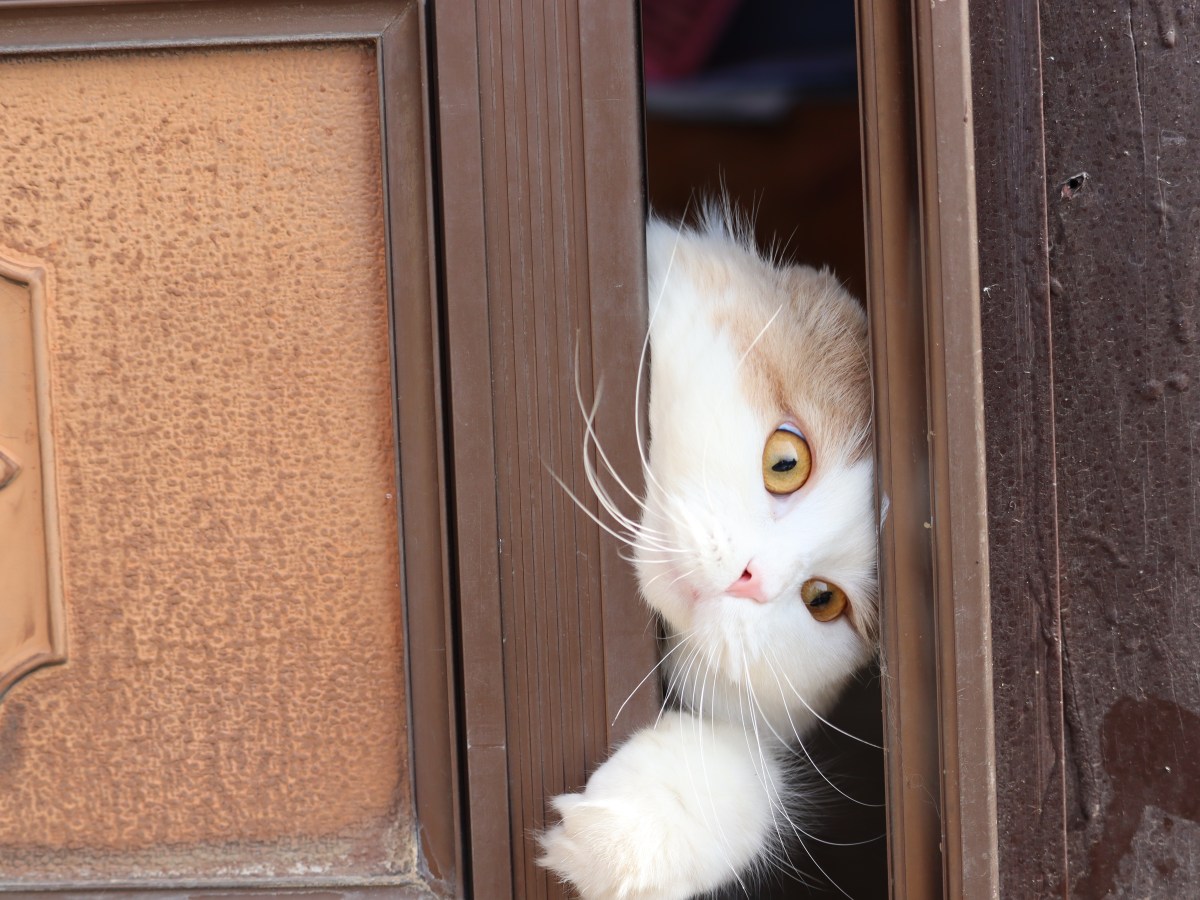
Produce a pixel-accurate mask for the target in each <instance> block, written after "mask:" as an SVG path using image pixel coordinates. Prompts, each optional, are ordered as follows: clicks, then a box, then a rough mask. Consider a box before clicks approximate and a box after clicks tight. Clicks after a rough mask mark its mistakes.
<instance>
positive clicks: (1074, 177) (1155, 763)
mask: <svg viewBox="0 0 1200 900" xmlns="http://www.w3.org/2000/svg"><path fill="white" fill-rule="evenodd" d="M1085 12H1086V15H1085ZM1039 24H1040V30H1041V42H1042V58H1043V82H1044V98H1045V99H1044V108H1045V121H1046V141H1045V145H1046V180H1045V192H1046V196H1047V208H1048V232H1049V241H1050V258H1049V265H1050V278H1051V281H1050V287H1051V309H1052V330H1051V339H1052V342H1053V357H1052V358H1053V364H1054V396H1055V407H1054V409H1055V426H1056V428H1055V450H1056V461H1057V466H1056V471H1057V478H1058V497H1059V518H1058V526H1059V538H1060V559H1061V577H1062V597H1063V602H1062V618H1063V660H1064V662H1063V676H1064V677H1063V686H1064V701H1063V702H1064V708H1065V720H1066V723H1067V729H1066V746H1067V754H1066V757H1067V759H1066V766H1065V775H1066V785H1067V851H1068V859H1069V865H1068V871H1069V880H1068V882H1067V884H1068V885H1069V890H1070V894H1071V896H1073V897H1080V898H1101V897H1104V896H1107V895H1114V896H1138V895H1147V894H1153V895H1156V896H1186V895H1187V894H1189V893H1192V892H1194V890H1195V885H1196V883H1197V882H1198V881H1200V854H1198V853H1197V848H1200V815H1198V810H1197V809H1196V806H1195V802H1194V798H1195V797H1196V783H1197V780H1198V779H1200V767H1198V764H1197V759H1198V755H1197V752H1196V751H1197V747H1200V729H1198V728H1197V726H1196V722H1197V713H1200V682H1197V680H1196V670H1197V669H1196V659H1197V651H1198V650H1200V638H1198V636H1197V635H1198V633H1197V630H1196V627H1195V603H1196V597H1197V596H1198V595H1200V550H1198V549H1197V548H1198V547H1200V541H1198V537H1200V534H1198V532H1200V509H1198V508H1197V506H1196V503H1195V493H1196V485H1197V479H1196V474H1195V469H1196V465H1197V456H1196V449H1195V448H1196V439H1197V422H1198V421H1200V394H1197V392H1196V391H1195V390H1194V389H1192V388H1193V385H1194V383H1195V380H1196V378H1197V377H1198V376H1200V367H1198V366H1197V356H1196V341H1197V336H1198V335H1200V315H1198V312H1197V308H1196V295H1197V287H1200V281H1198V280H1197V279H1198V277H1200V276H1198V274H1197V270H1196V266H1195V257H1196V252H1197V227H1198V226H1200V215H1198V214H1197V212H1196V210H1197V208H1198V207H1200V180H1198V179H1197V176H1196V172H1197V170H1198V168H1200V145H1198V144H1197V143H1196V141H1195V137H1196V135H1195V134H1194V124H1193V121H1194V117H1193V116H1192V110H1194V109H1196V108H1197V104H1200V72H1197V70H1196V66H1195V55H1194V53H1192V52H1191V49H1190V48H1191V47H1194V46H1195V43H1196V41H1197V40H1200V22H1198V21H1197V16H1196V12H1195V10H1194V9H1192V8H1190V7H1189V6H1187V5H1180V4H1170V3H1154V4H1144V5H1143V4H1132V5H1122V6H1119V7H1103V8H1096V9H1093V8H1092V7H1090V6H1089V7H1086V8H1085V5H1084V4H1082V3H1070V2H1044V3H1042V4H1041V8H1040V23H1039ZM1085 172H1086V173H1087V174H1086V177H1084V176H1083V175H1082V173H1085ZM1135 748H1137V749H1136V750H1135Z"/></svg>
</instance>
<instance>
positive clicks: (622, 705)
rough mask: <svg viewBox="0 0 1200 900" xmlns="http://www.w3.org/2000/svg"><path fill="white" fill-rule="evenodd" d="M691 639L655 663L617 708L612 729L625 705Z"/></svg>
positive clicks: (681, 642) (610, 724)
mask: <svg viewBox="0 0 1200 900" xmlns="http://www.w3.org/2000/svg"><path fill="white" fill-rule="evenodd" d="M690 637H691V636H690V635H689V636H687V637H684V638H683V639H682V640H681V641H680V642H679V643H678V644H676V645H675V646H674V647H672V648H671V649H670V650H668V651H667V652H666V653H664V654H663V657H662V659H660V660H659V661H658V662H657V663H655V664H654V667H653V668H652V669H651V670H650V671H649V672H647V673H646V675H645V677H643V678H642V680H641V681H639V682H638V683H637V686H636V687H635V688H634V689H633V690H632V691H630V692H629V696H628V697H626V698H625V701H624V702H623V703H622V704H621V705H620V706H619V707H618V708H617V714H616V715H615V716H613V720H612V722H611V723H609V727H610V728H611V727H612V726H613V725H616V724H617V719H619V718H621V713H622V712H623V711H624V710H625V705H626V704H627V703H629V701H630V700H632V699H633V695H634V694H636V693H637V692H638V691H639V690H641V688H642V685H643V684H645V683H646V682H647V681H648V680H649V679H650V676H651V675H653V674H654V673H655V672H657V671H658V670H659V669H660V668H662V664H663V663H665V662H666V661H667V659H668V658H669V657H670V656H671V655H672V654H673V653H675V652H676V651H678V650H679V648H680V647H682V646H683V645H684V644H686V643H687V642H688V640H689V639H690Z"/></svg>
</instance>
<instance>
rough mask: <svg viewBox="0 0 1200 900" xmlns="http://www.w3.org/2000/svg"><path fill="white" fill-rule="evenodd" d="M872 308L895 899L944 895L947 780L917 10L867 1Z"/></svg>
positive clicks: (862, 61)
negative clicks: (940, 705)
mask: <svg viewBox="0 0 1200 900" xmlns="http://www.w3.org/2000/svg"><path fill="white" fill-rule="evenodd" d="M858 12H859V19H858V28H859V68H860V74H859V92H860V98H861V103H862V116H863V182H864V189H863V196H864V205H865V209H866V248H867V310H868V315H869V320H870V324H871V350H872V368H873V374H874V379H875V447H876V450H875V452H876V462H877V466H878V477H879V493H880V507H881V511H882V510H883V509H885V508H886V509H888V510H889V512H888V515H887V517H886V518H885V519H883V526H882V528H881V529H880V543H879V551H880V556H879V563H880V571H879V575H880V609H881V614H882V631H881V636H880V644H881V646H880V655H881V668H882V670H883V683H884V720H885V738H884V740H885V745H886V747H887V786H888V809H887V812H888V851H889V855H890V872H891V889H892V894H893V896H895V897H900V898H918V897H933V896H937V895H938V894H940V893H941V884H942V854H941V823H940V817H939V804H938V797H937V795H938V794H940V787H939V786H940V782H941V778H940V772H939V758H938V748H937V716H936V704H935V698H936V695H937V683H936V656H935V645H934V640H935V631H934V614H933V608H932V604H931V603H929V601H928V598H929V597H930V596H931V585H932V578H933V576H932V559H931V548H930V533H929V530H928V529H926V528H924V527H923V526H924V524H925V523H927V522H928V521H929V503H930V498H929V473H928V455H927V454H928V448H927V437H926V435H927V430H926V417H927V415H928V413H927V397H926V392H925V384H924V379H923V377H922V376H923V371H924V356H925V349H924V343H925V335H924V323H923V319H922V316H921V315H920V314H919V310H917V309H916V304H914V303H912V302H911V298H916V297H920V296H921V295H922V290H923V284H922V271H921V266H920V261H919V260H920V255H919V250H920V234H919V230H918V226H919V221H920V220H919V210H920V194H919V180H918V176H917V171H918V169H917V166H918V145H917V134H916V104H915V73H914V63H913V58H912V20H911V10H910V9H909V8H908V7H907V5H906V4H893V3H871V2H863V3H860V4H859V7H858Z"/></svg>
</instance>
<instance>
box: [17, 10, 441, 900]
mask: <svg viewBox="0 0 1200 900" xmlns="http://www.w3.org/2000/svg"><path fill="white" fill-rule="evenodd" d="M406 11H407V13H408V15H407V17H405V16H403V15H402V14H403V13H405V12H406ZM359 12H361V10H359ZM397 18H399V20H400V22H401V25H400V26H399V28H398V31H399V35H393V36H392V38H391V39H390V43H389V44H388V48H387V49H388V51H389V52H388V53H387V54H385V57H381V55H380V53H379V52H378V50H379V44H377V43H376V42H375V41H371V40H361V39H360V40H343V41H338V42H328V43H323V44H317V43H302V44H294V45H262V44H260V45H252V46H226V47H209V48H188V47H175V48H166V49H156V50H153V51H145V50H139V51H133V52H107V51H105V52H91V53H80V54H74V53H65V54H60V55H54V56H34V55H22V56H9V57H3V56H0V86H2V89H0V96H2V97H3V100H2V101H0V102H2V103H3V106H4V115H5V127H4V130H3V135H2V136H0V161H2V164H0V195H3V196H5V197H6V198H9V202H8V203H7V204H6V209H5V211H4V217H3V219H2V221H0V245H2V246H0V259H7V260H9V265H8V270H10V271H11V272H17V271H18V264H19V265H20V266H21V267H23V270H24V271H28V272H32V273H35V274H36V275H37V276H38V278H40V279H42V282H44V289H45V297H46V304H45V305H46V324H47V335H48V345H49V349H50V354H49V356H50V360H51V362H50V367H49V368H50V381H49V388H48V391H47V399H48V406H49V419H50V421H51V423H52V424H51V427H50V431H51V432H52V436H53V444H54V449H55V452H56V456H57V460H56V466H55V468H56V474H57V485H58V500H57V511H58V514H59V516H60V519H61V536H62V548H63V568H62V572H63V598H64V616H63V620H64V622H65V630H66V638H67V641H66V643H67V646H68V647H69V652H68V653H67V654H66V663H65V665H62V666H52V667H46V668H41V669H39V670H37V671H35V672H33V673H32V674H30V675H28V676H27V677H25V678H24V679H22V680H20V681H19V682H18V683H17V684H16V685H15V686H14V687H12V688H11V689H10V690H9V691H8V692H7V694H6V695H4V696H3V697H2V698H0V735H2V736H3V737H2V738H0V885H3V884H7V885H9V886H10V887H12V888H17V889H20V888H22V887H32V886H54V885H64V886H65V885H74V886H86V885H100V884H104V885H106V886H112V885H128V886H152V885H164V884H165V885H169V884H174V883H179V884H184V883H186V884H217V883H220V884H235V885H245V886H255V885H264V884H272V885H284V884H287V883H292V882H296V883H306V884H308V883H313V882H314V881H315V882H317V883H321V882H330V881H332V882H336V883H339V884H372V883H376V884H380V883H387V884H395V885H404V884H412V885H414V886H416V885H418V884H419V883H420V882H421V881H422V880H423V877H422V875H421V869H422V868H423V863H422V861H421V848H419V847H418V842H417V838H416V834H417V819H418V816H417V810H416V809H415V806H414V786H413V772H412V771H411V770H412V763H413V759H412V756H413V754H412V751H410V729H409V714H410V689H409V686H408V683H407V682H408V679H407V677H406V676H407V672H408V668H409V666H410V665H413V666H414V667H415V666H417V665H419V664H422V660H421V659H417V660H413V659H410V654H409V652H408V650H407V648H406V643H407V642H406V622H407V619H408V614H409V609H408V607H409V606H410V605H411V604H410V603H409V597H410V596H413V595H414V589H413V585H414V584H417V585H419V586H420V587H422V588H424V587H427V586H428V585H429V584H433V585H435V586H436V588H440V587H441V586H442V585H443V583H444V578H443V570H442V563H441V551H440V547H441V541H440V539H439V537H438V536H439V535H441V534H442V527H441V522H440V511H439V509H438V507H437V506H436V505H433V506H432V507H431V506H430V504H429V503H428V502H427V500H426V499H423V498H422V497H420V496H417V497H416V498H415V499H414V502H413V504H412V506H413V508H411V509H410V508H407V507H406V505H405V504H402V503H401V495H402V484H404V483H406V482H407V481H408V480H411V479H414V478H416V476H418V475H419V474H420V473H419V472H417V471H416V470H415V469H414V466H418V467H419V466H420V465H423V463H422V462H421V460H422V453H423V448H422V446H421V445H422V444H425V445H427V447H428V446H434V447H435V446H436V438H435V436H434V432H435V429H436V420H435V419H434V417H433V416H432V415H430V414H429V411H428V409H422V407H421V403H420V399H419V397H420V395H421V394H422V392H425V393H431V392H432V384H433V382H434V381H435V380H436V377H435V374H434V373H433V371H432V368H431V366H430V361H431V359H432V355H433V352H434V350H433V346H432V344H433V330H432V328H431V325H430V321H429V310H430V308H431V299H430V295H429V287H428V266H429V263H428V245H427V234H426V231H427V225H426V211H427V207H428V201H427V191H428V185H427V183H426V176H425V173H426V168H425V146H424V140H425V126H424V113H423V107H422V103H421V85H422V77H423V76H422V75H421V59H420V46H421V43H420V30H419V28H418V25H417V16H416V13H415V9H413V8H411V7H408V8H407V9H406V7H404V6H399V7H397V8H396V9H394V10H392V11H391V12H390V19H397ZM390 19H384V22H385V24H386V23H387V22H389V21H390ZM101 49H103V48H101ZM381 58H386V60H387V63H386V64H387V65H390V66H393V67H397V68H399V67H403V68H405V69H406V73H407V74H408V75H409V76H411V82H410V88H409V89H408V92H407V94H404V92H403V91H397V92H393V95H392V96H388V97H381V89H380V85H381V72H380V66H381V65H383V64H384V63H381ZM399 95H403V97H401V96H399ZM414 98H415V100H416V102H415V103H408V104H401V103H400V102H399V101H400V100H401V99H408V100H412V99H414ZM381 101H382V102H383V105H384V107H386V108H387V109H388V113H389V114H390V115H392V116H393V121H391V122H390V123H389V124H390V126H391V131H390V132H389V134H390V135H391V137H393V138H404V139H406V141H407V144H406V146H404V147H403V151H404V152H399V148H394V149H395V150H396V152H393V153H392V154H391V155H390V156H389V159H388V163H387V165H386V166H385V163H384V158H383V154H382V153H381V148H383V147H384V146H385V143H384V141H383V140H381V135H382V134H383V127H384V126H383V122H382V121H381V120H382V118H383V116H382V115H381ZM389 104H390V105H389ZM397 114H398V115H397ZM385 170H386V171H385ZM405 239H407V243H405V244H403V246H405V248H406V249H407V250H410V251H411V252H406V253H404V254H395V253H393V252H392V249H391V247H392V245H391V243H390V242H391V241H393V240H394V241H395V242H396V243H397V244H400V243H401V242H402V241H404V240H405ZM414 260H415V265H414ZM36 280H37V279H34V278H31V279H29V283H22V282H21V281H20V279H19V278H10V279H9V280H7V281H4V282H0V284H3V285H4V286H5V287H4V288H3V294H0V299H3V300H4V301H5V303H6V304H9V305H11V304H12V303H13V302H16V301H20V299H21V297H22V296H24V297H26V298H28V297H30V296H32V295H31V293H30V292H31V290H32V286H33V283H34V282H35V281H36ZM10 295H13V296H12V297H10ZM10 318H12V317H9V316H7V314H5V318H4V319H3V321H2V322H0V325H2V326H3V327H5V328H6V329H7V330H12V329H13V328H16V327H18V325H19V323H18V324H10V323H9V319H10ZM393 320H394V328H393ZM5 339H6V340H7V339H8V336H7V335H5ZM13 359H14V360H15V359H16V357H13ZM5 362H6V364H7V363H9V362H10V360H8V359H6V360H5ZM17 365H18V366H19V367H20V368H21V369H22V370H23V371H22V373H21V375H20V377H25V378H31V377H32V376H33V374H34V373H33V372H32V371H30V370H31V368H32V366H33V360H32V359H29V360H20V361H19V362H17ZM414 369H415V371H416V372H417V373H418V374H417V375H415V376H414V375H413V374H412V373H413V372H414ZM397 372H399V376H397ZM403 397H408V398H409V401H410V404H409V405H410V406H411V407H412V408H413V409H417V410H420V411H421V412H422V413H423V414H422V416H421V418H422V421H421V422H410V421H401V420H404V419H405V414H404V412H403V411H401V410H400V406H401V404H400V400H399V398H403ZM0 412H3V413H4V414H5V415H8V414H9V410H8V409H7V407H5V408H4V409H3V410H0ZM3 424H4V426H5V427H4V428H0V433H4V434H7V433H8V431H9V428H10V425H9V423H8V422H5V423H3ZM22 427H24V426H22ZM398 433H399V434H411V435H413V437H414V439H413V441H412V444H413V458H414V460H415V461H414V462H407V461H405V462H403V463H402V461H401V460H400V458H399V454H398V444H399V441H398V437H397V435H398ZM6 446H7V444H6ZM0 449H3V448H0ZM18 453H20V454H21V455H23V456H24V455H28V452H27V448H16V449H14V450H13V452H12V455H13V456H14V457H15V456H17V455H18ZM22 475H25V476H28V475H29V473H28V472H23V473H22ZM20 480H25V481H31V480H32V479H29V478H28V477H26V478H24V479H20ZM16 485H17V482H16V481H14V485H13V486H14V487H15V486H16ZM434 490H435V493H436V491H437V485H436V483H435V484H434ZM417 493H419V491H418V492H417ZM0 499H2V498H0ZM417 532H419V533H420V538H419V539H420V541H421V542H422V546H423V547H425V549H426V553H425V555H424V556H423V558H422V559H421V560H419V561H417V562H414V563H412V564H408V562H409V561H408V560H406V558H405V556H406V554H405V549H406V546H407V545H408V544H410V543H411V542H412V541H414V540H417V538H416V537H414V535H415V534H416V533H417ZM32 568H37V566H34V567H32ZM43 577H44V576H43ZM7 587H8V585H7V582H6V583H5V588H6V593H5V595H4V596H0V610H3V611H4V615H7V611H8V610H10V609H11V608H14V607H15V606H16V603H17V602H18V601H19V598H18V597H16V595H15V594H12V593H9V592H8V591H7ZM417 599H418V600H419V602H421V603H422V604H424V605H425V607H426V608H427V609H428V608H432V609H433V610H434V611H435V616H434V618H436V617H437V615H440V613H441V611H442V610H443V609H444V605H445V602H446V601H445V596H444V591H440V590H437V589H435V590H434V591H433V592H432V595H430V594H429V593H427V592H426V591H424V590H422V591H421V592H420V595H419V597H418V598H417ZM423 614H424V613H423ZM424 615H426V618H428V615H427V614H424ZM417 618H420V616H417ZM0 622H2V623H4V625H5V628H6V629H8V622H9V619H8V618H5V617H4V616H3V615H0ZM42 630H43V631H45V630H46V628H45V627H43V629H42ZM426 635H428V629H426ZM10 637H11V635H8V634H6V636H5V640H4V641H0V650H6V649H7V645H8V643H11V641H10V640H9V638H10ZM429 649H432V650H434V651H436V649H437V648H436V645H434V646H432V647H429V646H425V647H422V649H421V651H418V656H419V654H420V653H421V652H426V651H427V650H429ZM443 656H444V654H443ZM443 666H444V662H443ZM440 678H441V680H442V681H443V683H444V681H445V678H446V673H445V671H444V668H443V673H442V675H441V676H440ZM424 694H426V695H427V694H428V691H425V692H424ZM421 702H426V701H424V700H422V701H421ZM443 702H444V701H443ZM413 714H414V716H415V715H416V713H415V712H414V713H413ZM448 716H449V713H448V711H447V710H446V709H445V708H444V707H443V708H442V710H441V715H440V719H439V717H438V716H436V715H435V716H434V717H433V721H425V720H424V719H423V720H422V724H423V725H425V727H426V730H435V731H437V730H440V731H442V732H443V733H444V732H445V731H446V729H447V727H448V725H447V723H448V721H449V719H448ZM443 743H444V744H447V745H448V744H449V743H450V739H449V735H448V734H447V735H445V736H444V738H443ZM440 802H441V804H442V805H444V806H450V805H451V802H452V798H451V796H450V792H449V791H447V792H446V795H444V796H443V797H442V798H441V799H440ZM452 846H453V845H452V844H451V847H452ZM425 849H426V850H427V849H428V847H426V848H425ZM435 868H436V867H435ZM441 869H442V871H441V872H439V873H437V874H440V875H442V876H443V877H446V876H453V870H454V863H453V858H452V856H451V855H449V854H447V855H446V856H444V857H443V859H442V865H441Z"/></svg>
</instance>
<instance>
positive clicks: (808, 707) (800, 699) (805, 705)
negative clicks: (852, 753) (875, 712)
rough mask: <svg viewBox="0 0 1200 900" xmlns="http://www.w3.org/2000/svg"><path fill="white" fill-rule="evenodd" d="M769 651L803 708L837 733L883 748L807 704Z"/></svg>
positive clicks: (870, 745)
mask: <svg viewBox="0 0 1200 900" xmlns="http://www.w3.org/2000/svg"><path fill="white" fill-rule="evenodd" d="M769 652H770V653H771V656H772V657H773V658H774V659H775V662H776V663H777V664H779V666H780V672H781V674H782V675H783V680H784V681H786V682H787V686H788V687H789V688H791V690H792V693H793V694H794V695H795V696H796V699H797V700H799V701H800V702H801V703H802V704H804V708H805V709H807V710H808V711H809V712H810V713H812V714H813V716H814V717H815V718H816V719H817V721H819V722H821V723H823V724H825V725H827V726H828V727H830V728H832V729H833V730H834V731H836V732H838V734H844V735H845V736H846V737H848V738H850V739H851V740H855V741H858V742H859V743H860V744H866V745H867V746H868V747H874V748H875V749H876V750H882V749H883V747H881V746H879V744H873V743H871V742H870V741H868V740H867V739H866V738H860V737H859V736H858V735H855V734H851V733H850V732H848V731H846V730H845V729H842V728H838V726H836V725H834V724H833V723H832V722H830V721H829V720H828V719H826V718H825V717H824V716H822V715H821V714H820V713H818V712H817V711H816V710H815V709H813V708H812V707H811V706H809V705H808V701H806V700H805V699H804V698H803V697H801V696H800V692H799V691H798V690H796V686H795V685H793V684H792V680H791V679H790V678H788V676H787V672H786V671H784V669H783V665H782V663H779V657H777V656H775V651H774V650H770V651H769Z"/></svg>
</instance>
